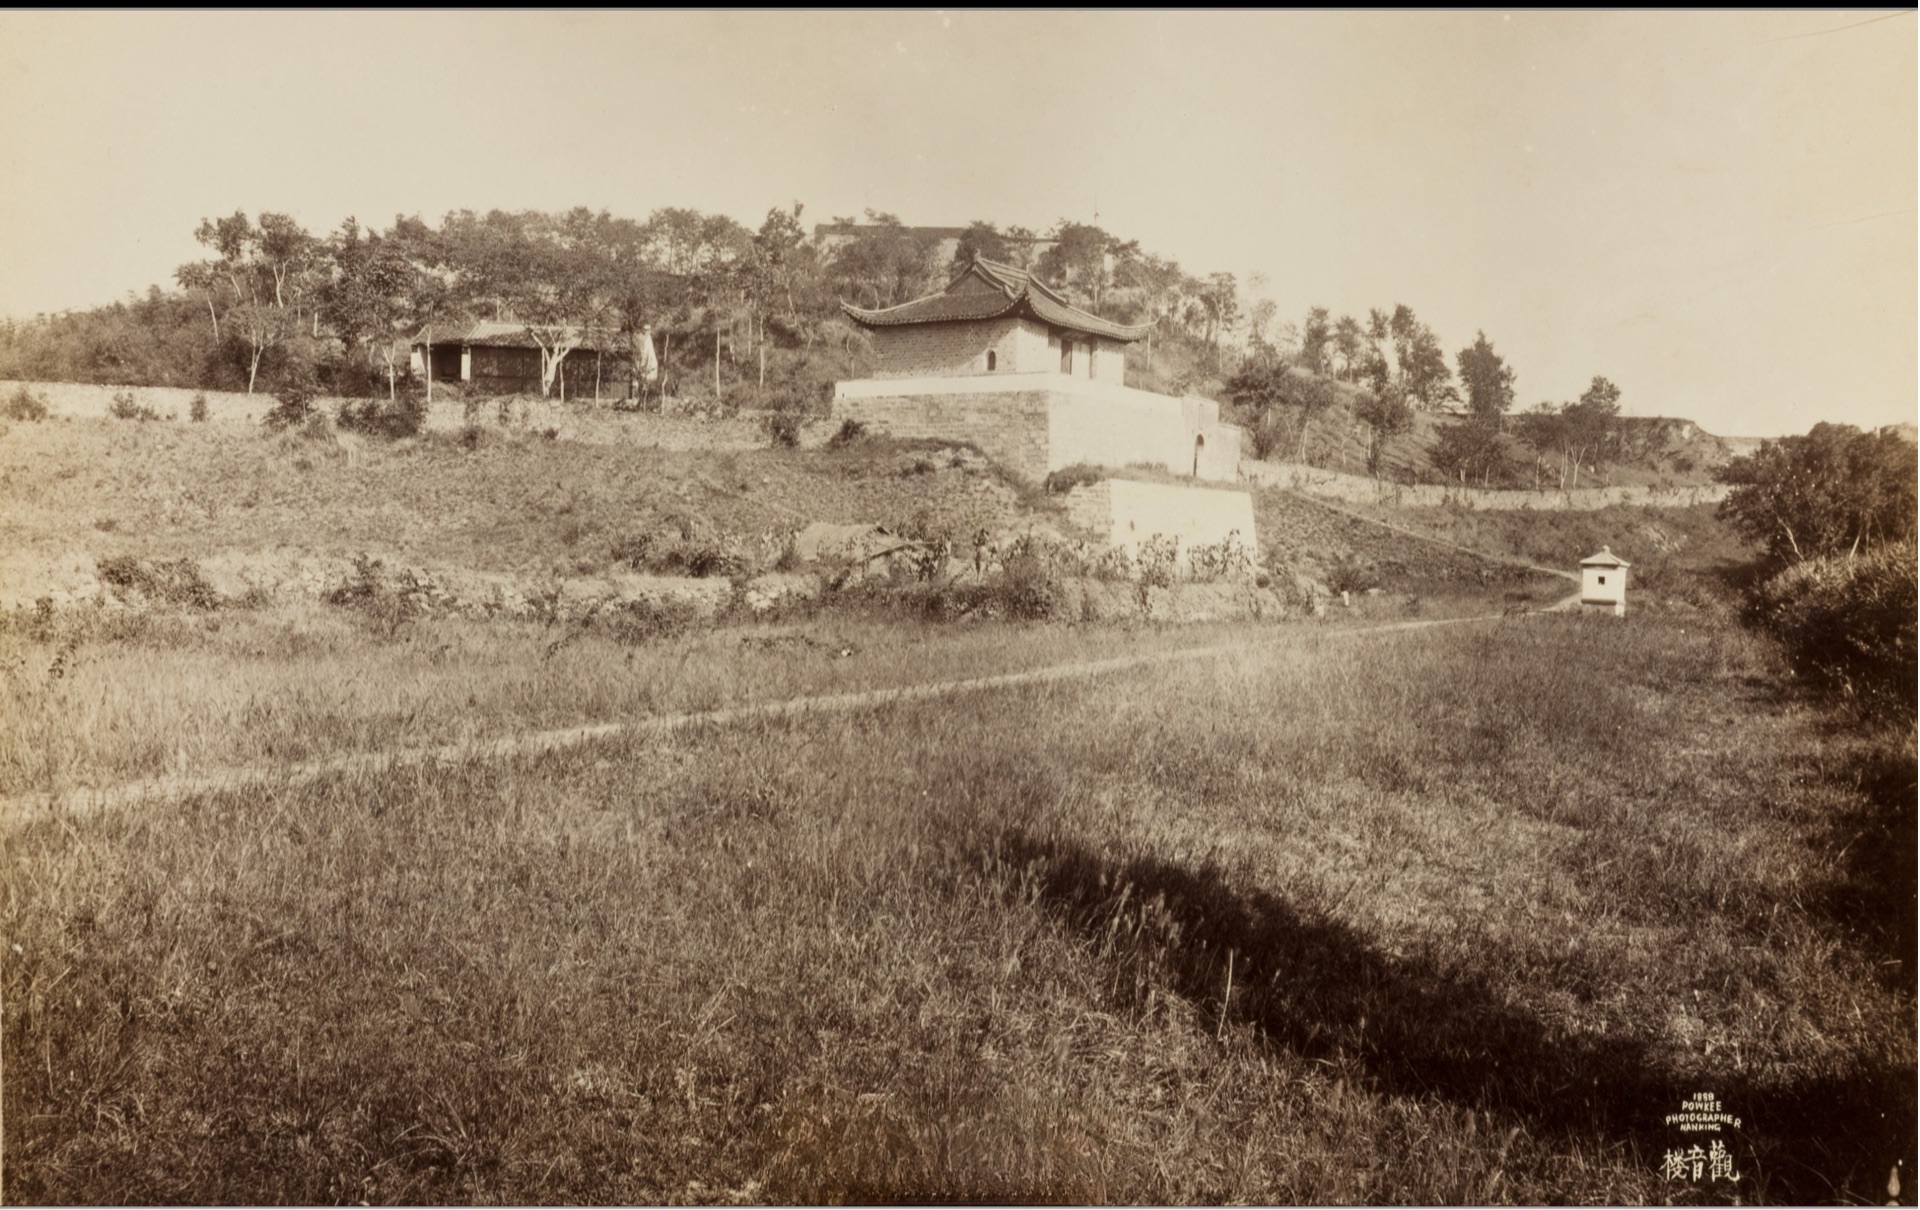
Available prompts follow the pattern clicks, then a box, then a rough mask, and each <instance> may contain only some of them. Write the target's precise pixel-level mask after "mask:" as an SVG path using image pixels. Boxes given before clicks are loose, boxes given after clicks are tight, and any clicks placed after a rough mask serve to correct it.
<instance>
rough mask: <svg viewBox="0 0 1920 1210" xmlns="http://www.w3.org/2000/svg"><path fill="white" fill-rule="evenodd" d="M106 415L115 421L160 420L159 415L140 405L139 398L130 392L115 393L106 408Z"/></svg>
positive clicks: (144, 405)
mask: <svg viewBox="0 0 1920 1210" xmlns="http://www.w3.org/2000/svg"><path fill="white" fill-rule="evenodd" d="M107 415H109V416H111V417H113V418H114V419H115V420H158V419H160V413H158V412H156V411H154V410H153V409H152V408H150V407H148V406H147V405H146V404H144V403H141V402H140V398H139V396H137V395H135V394H134V393H133V392H132V391H115V392H114V393H113V402H112V403H111V404H109V405H108V406H107Z"/></svg>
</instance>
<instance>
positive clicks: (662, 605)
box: [592, 599, 701, 646]
mask: <svg viewBox="0 0 1920 1210" xmlns="http://www.w3.org/2000/svg"><path fill="white" fill-rule="evenodd" d="M700 621H701V615H700V611H699V609H698V608H696V607H695V606H694V605H693V604H692V603H691V602H689V601H679V600H673V599H667V600H661V601H649V600H645V599H640V600H634V601H625V602H622V603H621V604H620V605H618V606H617V607H615V608H613V609H609V610H605V611H602V612H600V613H598V614H596V615H595V616H594V618H593V625H592V628H593V629H595V630H598V631H600V632H602V633H604V634H606V635H607V637H609V638H611V639H612V640H613V641H614V642H616V643H627V644H633V645H636V646H637V645H639V644H643V643H650V642H654V641H655V640H658V639H669V638H673V637H675V636H677V635H681V634H685V633H686V632H687V631H689V630H691V629H693V628H694V627H695V626H697V625H699V623H700Z"/></svg>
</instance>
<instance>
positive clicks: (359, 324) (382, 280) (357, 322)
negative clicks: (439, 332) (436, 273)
mask: <svg viewBox="0 0 1920 1210" xmlns="http://www.w3.org/2000/svg"><path fill="white" fill-rule="evenodd" d="M395 229H396V232H403V231H404V230H405V229H404V228H403V227H402V224H401V223H399V222H396V223H395ZM326 253H327V259H328V261H329V262H330V263H331V265H332V269H333V271H332V274H331V275H330V277H329V278H328V280H327V283H326V285H325V286H324V287H323V288H322V290H321V292H320V306H321V309H322V310H324V311H325V313H326V316H327V322H328V323H329V324H330V325H331V326H332V328H333V331H334V334H335V335H336V336H338V337H339V338H340V340H341V342H342V343H343V344H344V345H346V347H347V349H348V350H349V351H350V352H351V351H352V350H355V349H358V348H361V347H365V348H368V349H370V350H372V351H373V352H374V354H375V355H377V356H378V357H379V358H380V361H381V364H382V366H383V367H384V368H385V370H386V372H387V398H388V399H393V398H395V397H396V396H397V394H398V378H399V372H400V361H401V359H402V358H403V357H404V356H405V354H406V350H407V347H408V345H409V344H410V343H411V337H412V336H413V334H414V333H415V332H417V331H418V330H419V329H420V327H421V326H422V325H423V324H424V323H426V322H427V321H428V320H429V319H431V318H432V316H433V314H434V312H435V310H436V305H435V300H436V299H437V295H438V291H437V290H436V289H435V287H436V286H437V283H436V282H433V281H431V280H430V279H429V278H428V277H427V276H426V274H425V273H424V271H423V270H422V269H421V267H420V265H419V264H418V263H417V262H416V260H415V258H414V256H412V255H410V254H409V253H410V249H409V246H408V241H407V238H406V235H405V234H396V235H392V236H385V237H383V236H380V235H377V234H375V233H374V232H372V231H366V232H362V231H361V229H360V224H359V223H358V222H357V221H355V220H354V219H352V218H348V219H347V220H346V221H345V222H343V223H341V224H340V230H339V231H338V232H336V233H335V234H334V236H333V237H332V239H331V240H329V241H328V243H327V248H326Z"/></svg>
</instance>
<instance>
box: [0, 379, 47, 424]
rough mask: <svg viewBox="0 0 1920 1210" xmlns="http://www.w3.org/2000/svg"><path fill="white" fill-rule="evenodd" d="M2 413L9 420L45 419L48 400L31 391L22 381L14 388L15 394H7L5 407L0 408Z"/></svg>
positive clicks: (0, 413)
mask: <svg viewBox="0 0 1920 1210" xmlns="http://www.w3.org/2000/svg"><path fill="white" fill-rule="evenodd" d="M0 415H4V416H5V417H6V418H7V419H8V420H35V421H38V420H45V419H46V418H47V401H46V399H45V398H44V397H43V396H40V395H36V394H34V393H33V392H32V391H29V390H28V389H27V388H26V384H24V383H22V384H21V385H20V386H17V387H15V388H13V394H11V395H9V396H7V402H6V405H5V407H4V408H0Z"/></svg>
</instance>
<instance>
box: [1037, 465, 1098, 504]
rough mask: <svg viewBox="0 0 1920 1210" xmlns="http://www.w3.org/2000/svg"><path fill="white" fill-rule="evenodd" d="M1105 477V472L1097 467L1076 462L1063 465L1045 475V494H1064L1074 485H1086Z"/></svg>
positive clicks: (1074, 486)
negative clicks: (1070, 464)
mask: <svg viewBox="0 0 1920 1210" xmlns="http://www.w3.org/2000/svg"><path fill="white" fill-rule="evenodd" d="M1106 477H1107V476H1106V473H1105V472H1104V471H1102V470H1101V469H1100V468H1099V467H1097V466H1089V465H1087V464H1086V463H1084V462H1076V463H1074V464H1073V465H1072V466H1063V467H1061V468H1060V469H1059V470H1057V471H1054V472H1053V473H1052V474H1050V475H1048V476H1047V481H1046V489H1047V494H1048V495H1053V496H1064V495H1066V494H1067V493H1068V492H1070V491H1072V490H1073V489H1074V488H1076V487H1087V486H1090V485H1092V484H1095V483H1098V482H1100V481H1101V480H1102V479H1105V478H1106Z"/></svg>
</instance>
